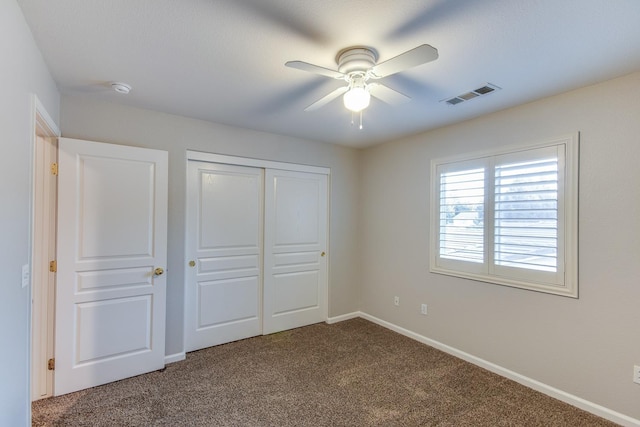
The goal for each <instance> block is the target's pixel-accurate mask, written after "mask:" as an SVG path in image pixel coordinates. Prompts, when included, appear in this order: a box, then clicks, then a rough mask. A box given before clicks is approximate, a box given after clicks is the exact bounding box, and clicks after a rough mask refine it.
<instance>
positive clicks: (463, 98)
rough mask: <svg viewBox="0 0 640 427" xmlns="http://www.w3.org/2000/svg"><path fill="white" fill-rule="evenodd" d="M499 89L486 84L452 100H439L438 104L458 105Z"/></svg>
mask: <svg viewBox="0 0 640 427" xmlns="http://www.w3.org/2000/svg"><path fill="white" fill-rule="evenodd" d="M500 89H501V88H500V87H498V86H496V85H494V84H491V83H487V84H485V85H484V86H481V87H479V88H477V89H474V90H471V91H469V92H465V93H463V94H461V95H458V96H454V97H452V98H446V99H443V100H441V101H440V102H446V103H447V104H449V105H456V104H460V103H462V102H465V101H469V100H471V99H473V98H477V97H479V96H483V95H488V94H490V93H492V92H495V91H496V90H500Z"/></svg>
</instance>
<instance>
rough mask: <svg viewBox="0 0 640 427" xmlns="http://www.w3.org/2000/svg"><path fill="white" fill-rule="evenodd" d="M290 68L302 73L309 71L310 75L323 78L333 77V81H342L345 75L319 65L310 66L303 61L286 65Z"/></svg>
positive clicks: (290, 62)
mask: <svg viewBox="0 0 640 427" xmlns="http://www.w3.org/2000/svg"><path fill="white" fill-rule="evenodd" d="M284 65H285V66H287V67H289V68H296V69H298V70H302V71H308V72H309V73H314V74H320V75H321V76H326V77H331V78H333V79H342V78H344V74H342V73H341V72H339V71H335V70H331V69H329V68H324V67H320V66H319V65H313V64H309V63H308V62H302V61H289V62H287V63H285V64H284Z"/></svg>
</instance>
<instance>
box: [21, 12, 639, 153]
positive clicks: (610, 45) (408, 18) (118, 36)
mask: <svg viewBox="0 0 640 427" xmlns="http://www.w3.org/2000/svg"><path fill="white" fill-rule="evenodd" d="M18 3H19V4H20V6H21V7H22V10H23V11H24V15H25V17H26V19H27V22H28V23H29V25H30V27H31V29H32V31H33V34H34V37H35V40H36V43H37V44H38V46H39V47H40V49H41V51H42V54H43V56H44V59H45V61H46V62H47V64H48V66H49V68H50V71H51V73H52V74H53V77H54V79H55V80H56V82H57V83H58V86H59V89H60V91H61V92H62V93H63V94H70V95H76V96H83V97H90V98H95V99H98V100H105V101H109V102H116V103H122V104H127V105H132V106H137V107H142V108H147V109H152V110H158V111H163V112H167V113H172V114H178V115H183V116H188V117H193V118H198V119H203V120H208V121H212V122H218V123H224V124H229V125H234V126H240V127H244V128H249V129H255V130H261V131H267V132H272V133H277V134H283V135H290V136H295V137H301V138H306V139H311V140H317V141H323V142H330V143H337V144H342V145H347V146H352V147H365V146H369V145H373V144H377V143H380V142H383V141H387V140H390V139H394V138H397V137H400V136H405V135H409V134H415V133H418V132H421V131H425V130H428V129H433V128H436V127H439V126H443V125H446V124H451V123H455V122H459V121H462V120H466V119H469V118H472V117H476V116H479V115H482V114H486V113H489V112H492V111H497V110H500V109H503V108H507V107H510V106H514V105H518V104H522V103H525V102H529V101H532V100H535V99H538V98H542V97H545V96H549V95H552V94H555V93H560V92H564V91H567V90H570V89H573V88H577V87H580V86H585V85H588V84H592V83H595V82H599V81H603V80H607V79H610V78H613V77H617V76H621V75H624V74H627V73H630V72H633V71H637V70H640V23H639V22H640V1H638V0H180V1H176V0H108V1H105V0H56V1H51V0H18ZM425 43H427V44H430V45H432V46H433V47H435V48H437V49H438V51H439V55H440V57H439V59H438V60H436V61H434V62H431V63H428V64H425V65H421V66H418V67H416V68H413V69H411V70H408V71H406V72H403V73H399V74H396V75H393V76H389V77H387V78H385V79H384V80H382V81H381V82H382V83H384V84H386V85H387V86H390V87H392V88H394V89H396V90H398V91H400V92H402V93H405V94H407V95H409V96H410V97H412V101H411V102H409V103H407V104H404V105H401V106H395V107H391V106H389V105H386V104H383V103H382V102H381V101H378V100H372V102H371V105H370V107H369V108H368V109H367V110H365V112H364V129H363V130H359V129H358V127H357V126H351V124H350V122H351V114H350V113H349V112H348V111H347V110H346V109H345V108H344V106H343V105H342V102H341V100H340V99H337V100H334V101H333V102H331V103H330V104H328V105H326V106H325V107H323V108H322V109H320V110H318V111H313V112H304V111H303V109H304V108H305V107H306V106H308V105H309V104H311V103H313V102H314V101H316V100H317V99H319V98H321V97H322V96H324V95H325V94H327V93H329V92H330V91H332V90H333V89H335V88H337V87H339V86H340V85H342V83H343V82H340V81H338V80H332V79H329V78H326V77H322V76H317V75H314V74H309V73H305V72H303V71H300V70H295V69H291V68H287V67H285V66H284V63H285V62H287V61H291V60H301V61H305V62H310V63H313V64H317V65H320V66H323V67H326V68H334V69H335V68H337V66H336V63H335V55H336V53H337V52H338V51H339V50H341V49H342V48H345V47H348V46H353V45H365V46H371V47H373V48H375V49H376V50H377V51H378V53H379V57H380V61H384V60H387V59H389V58H392V57H394V56H396V55H398V54H400V53H403V52H405V51H407V50H409V49H412V48H414V47H416V46H418V45H421V44H425ZM111 81H122V82H126V83H128V84H130V85H131V86H133V90H132V91H131V93H130V94H129V95H121V94H117V93H115V92H113V91H110V90H109V89H108V84H109V82H111ZM487 82H488V83H493V84H495V85H497V86H499V87H501V88H502V90H501V91H498V92H495V93H492V94H490V95H488V96H484V97H481V98H477V99H474V100H471V101H468V102H465V103H462V104H459V105H457V106H450V105H447V104H446V103H444V102H439V101H440V100H443V99H445V98H450V97H452V96H455V95H458V94H461V93H464V92H467V91H469V90H472V89H475V88H477V87H480V86H482V85H484V84H485V83H487Z"/></svg>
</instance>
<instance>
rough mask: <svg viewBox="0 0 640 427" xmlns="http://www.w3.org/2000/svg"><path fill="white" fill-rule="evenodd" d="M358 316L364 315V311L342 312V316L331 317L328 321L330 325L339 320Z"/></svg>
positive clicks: (342, 320)
mask: <svg viewBox="0 0 640 427" xmlns="http://www.w3.org/2000/svg"><path fill="white" fill-rule="evenodd" d="M356 317H362V313H360V312H359V311H354V312H353V313H347V314H341V315H340V316H335V317H329V318H328V319H327V323H328V324H329V325H331V324H333V323H338V322H344V321H345V320H349V319H355V318H356Z"/></svg>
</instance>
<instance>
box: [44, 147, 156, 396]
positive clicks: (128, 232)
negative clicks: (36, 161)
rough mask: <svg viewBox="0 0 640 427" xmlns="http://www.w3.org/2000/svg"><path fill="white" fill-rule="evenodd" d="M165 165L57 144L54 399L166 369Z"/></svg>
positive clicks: (109, 150) (147, 155)
mask: <svg viewBox="0 0 640 427" xmlns="http://www.w3.org/2000/svg"><path fill="white" fill-rule="evenodd" d="M167 160H168V156H167V152H165V151H158V150H149V149H142V148H136V147H126V146H120V145H112V144H102V143H96V142H88V141H80V140H73V139H66V138H61V139H60V145H59V175H58V251H57V252H58V277H57V290H56V327H55V328H56V333H55V353H56V367H55V385H54V393H55V394H56V395H60V394H64V393H69V392H72V391H75V390H80V389H84V388H88V387H92V386H96V385H100V384H104V383H107V382H111V381H116V380H119V379H122V378H126V377H130V376H134V375H138V374H142V373H145V372H150V371H153V370H157V369H161V368H162V367H164V352H165V304H166V302H165V300H166V279H165V277H166V275H164V274H162V273H163V272H162V270H161V269H162V268H164V267H165V265H166V258H167V254H166V246H167Z"/></svg>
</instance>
